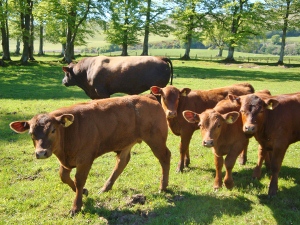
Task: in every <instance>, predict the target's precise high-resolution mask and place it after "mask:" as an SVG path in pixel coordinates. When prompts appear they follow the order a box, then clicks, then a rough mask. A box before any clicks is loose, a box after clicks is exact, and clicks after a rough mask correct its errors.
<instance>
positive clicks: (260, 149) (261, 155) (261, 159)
mask: <svg viewBox="0 0 300 225" xmlns="http://www.w3.org/2000/svg"><path fill="white" fill-rule="evenodd" d="M257 154H258V158H257V165H256V167H255V168H254V170H253V174H252V177H253V178H256V179H259V178H260V176H261V167H262V164H263V162H264V160H265V158H266V154H267V151H265V150H264V148H263V147H262V146H261V145H259V146H258V150H257Z"/></svg>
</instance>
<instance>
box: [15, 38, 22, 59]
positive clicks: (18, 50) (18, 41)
mask: <svg viewBox="0 0 300 225" xmlns="http://www.w3.org/2000/svg"><path fill="white" fill-rule="evenodd" d="M20 45H21V42H20V38H17V43H16V51H15V54H16V55H20Z"/></svg>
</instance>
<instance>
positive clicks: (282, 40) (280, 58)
mask: <svg viewBox="0 0 300 225" xmlns="http://www.w3.org/2000/svg"><path fill="white" fill-rule="evenodd" d="M286 3H287V5H286V13H285V16H284V22H283V27H282V38H281V47H280V54H279V60H278V62H277V63H278V64H279V65H283V57H284V50H285V40H286V32H287V28H288V18H289V14H290V4H291V1H286Z"/></svg>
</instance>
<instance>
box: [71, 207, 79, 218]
mask: <svg viewBox="0 0 300 225" xmlns="http://www.w3.org/2000/svg"><path fill="white" fill-rule="evenodd" d="M78 212H79V211H78V210H74V209H71V210H70V216H71V217H74V216H76V214H77V213H78Z"/></svg>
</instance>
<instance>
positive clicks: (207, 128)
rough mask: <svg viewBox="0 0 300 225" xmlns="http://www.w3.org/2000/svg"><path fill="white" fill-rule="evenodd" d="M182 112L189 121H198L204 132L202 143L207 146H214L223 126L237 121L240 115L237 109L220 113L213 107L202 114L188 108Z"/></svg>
mask: <svg viewBox="0 0 300 225" xmlns="http://www.w3.org/2000/svg"><path fill="white" fill-rule="evenodd" d="M182 114H183V117H184V118H185V119H186V120H187V121H188V122H189V123H198V126H199V127H200V129H201V133H202V139H203V141H202V145H203V146H205V147H213V146H214V144H215V142H217V140H218V138H219V136H220V133H221V130H222V128H223V126H226V124H232V123H234V122H236V121H237V119H238V117H239V115H240V114H239V113H238V112H235V111H233V112H229V113H225V114H220V113H218V112H216V111H215V110H213V109H208V110H206V111H204V112H203V113H201V114H197V113H195V112H192V111H188V110H186V111H183V113H182Z"/></svg>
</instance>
